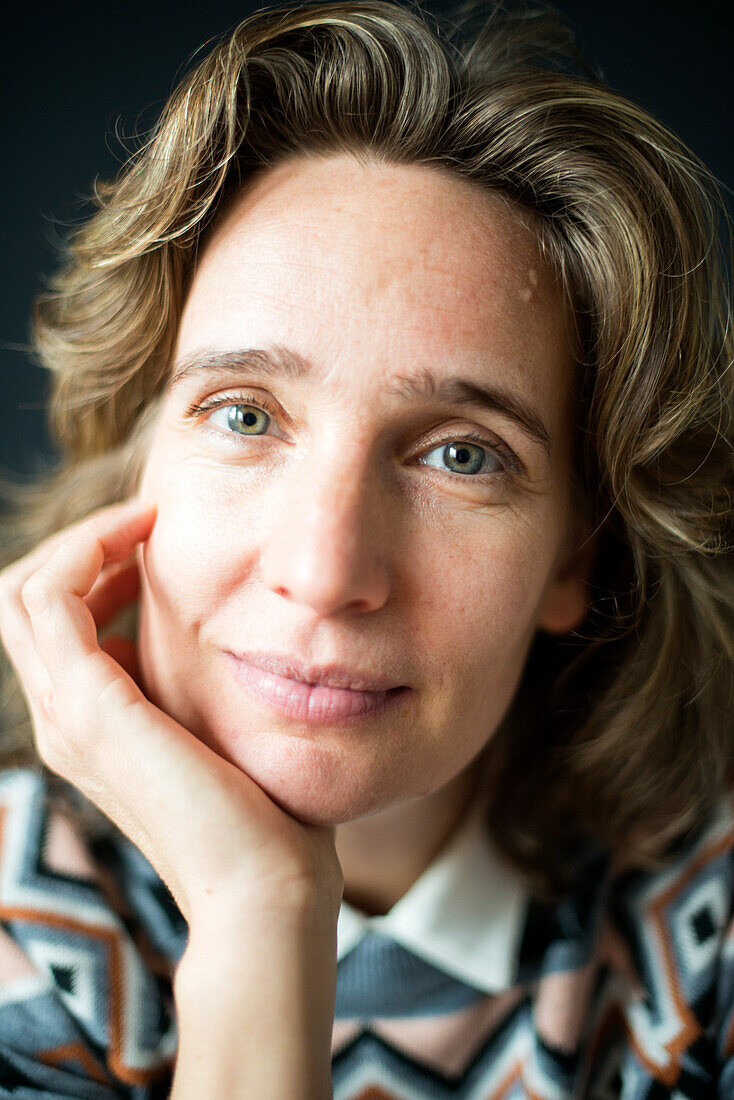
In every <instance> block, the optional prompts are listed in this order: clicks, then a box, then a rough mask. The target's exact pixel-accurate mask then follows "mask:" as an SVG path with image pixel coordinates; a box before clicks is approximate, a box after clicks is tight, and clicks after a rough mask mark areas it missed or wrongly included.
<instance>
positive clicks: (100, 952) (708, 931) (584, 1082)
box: [0, 769, 734, 1100]
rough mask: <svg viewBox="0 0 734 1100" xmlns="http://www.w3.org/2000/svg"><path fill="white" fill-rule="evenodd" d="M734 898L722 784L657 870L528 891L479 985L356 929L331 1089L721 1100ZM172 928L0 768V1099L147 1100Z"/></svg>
mask: <svg viewBox="0 0 734 1100" xmlns="http://www.w3.org/2000/svg"><path fill="white" fill-rule="evenodd" d="M733 895H734V809H733V808H732V805H731V803H730V802H729V801H728V800H726V801H725V802H723V803H722V805H721V806H720V808H719V812H718V814H716V815H714V817H713V818H712V819H711V820H710V821H709V822H708V823H707V824H706V827H705V828H702V829H701V830H700V831H699V833H698V834H697V835H696V836H695V837H692V838H690V839H689V841H688V842H687V843H685V844H682V845H680V847H679V849H678V850H677V851H676V853H675V856H674V858H673V860H672V862H671V864H670V865H669V866H668V867H667V868H666V869H665V870H663V871H660V872H655V873H648V872H639V871H636V872H632V873H627V874H624V875H619V876H618V877H617V878H615V879H614V881H613V883H611V882H610V880H609V879H608V878H607V875H606V863H605V861H604V860H603V859H595V860H591V861H589V862H588V863H587V864H586V865H585V870H584V875H583V876H582V880H581V881H580V884H579V890H578V892H577V893H574V894H573V895H572V896H569V897H568V898H566V899H564V901H563V902H561V903H559V904H558V905H556V906H550V907H548V906H542V905H540V904H538V903H535V902H533V903H532V904H531V905H530V907H529V909H528V912H527V914H526V918H525V928H524V935H523V937H522V939H521V946H520V955H519V958H518V960H517V973H516V979H515V980H516V984H515V985H513V986H512V987H511V988H510V989H507V990H503V991H501V992H499V993H497V994H496V995H494V996H488V995H486V994H485V993H483V992H480V991H478V990H476V989H473V987H471V986H469V985H466V984H464V983H462V982H459V981H457V980H456V979H454V978H450V977H449V976H447V975H444V974H443V972H442V971H437V970H435V968H433V969H432V966H431V964H428V963H426V962H425V960H417V959H416V957H415V956H412V955H410V953H407V955H406V949H405V948H404V947H402V946H400V945H396V944H394V943H389V944H385V943H383V944H379V943H377V944H376V943H375V942H374V941H372V942H370V937H369V936H367V937H366V938H365V939H363V940H362V941H361V943H358V944H357V945H356V946H355V947H354V948H353V953H350V954H347V955H346V956H345V957H344V958H343V959H342V960H341V961H340V963H339V970H338V973H337V1018H336V1019H335V1022H334V1028H333V1035H332V1066H333V1081H334V1100H449V1098H450V1100H620V1098H623V1100H712V1098H713V1097H714V1096H716V1095H718V1096H719V1098H720V1100H727V1098H728V1097H731V1098H732V1100H734V904H733ZM186 935H187V929H186V926H185V922H184V921H183V919H182V918H181V915H180V913H179V912H178V910H177V909H176V907H175V904H174V903H173V901H172V899H171V897H170V894H168V892H167V890H166V888H165V886H164V885H163V884H162V883H161V881H160V879H159V878H158V876H157V875H156V873H155V871H154V870H153V868H152V867H151V866H150V864H149V863H148V862H147V860H145V858H144V857H143V856H142V855H141V853H139V852H138V851H137V849H135V848H134V846H133V845H132V844H131V843H130V842H129V841H128V840H127V839H126V838H124V837H123V836H122V835H121V834H119V833H117V832H116V831H115V830H114V829H111V830H110V832H109V835H105V836H102V837H100V838H97V839H96V840H83V839H82V837H81V834H80V833H79V831H78V829H77V828H76V826H75V825H74V824H73V818H72V817H69V816H68V815H67V814H65V813H64V812H62V808H61V806H55V805H54V804H53V803H52V802H51V801H50V799H49V792H48V789H47V785H46V783H45V781H44V779H43V778H42V777H41V776H39V775H37V774H35V773H34V772H31V771H28V770H24V769H16V770H13V771H9V772H5V773H0V1100H4V1098H6V1097H8V1098H10V1097H12V1096H13V1090H14V1089H22V1088H26V1089H27V1090H28V1092H30V1091H31V1090H32V1091H33V1093H34V1094H35V1093H36V1092H43V1093H45V1094H46V1095H49V1096H50V1095H66V1096H74V1097H75V1098H78V1100H113V1098H114V1097H120V1096H124V1097H127V1098H129V1100H163V1098H164V1097H165V1096H167V1095H168V1089H169V1087H170V1077H171V1068H172V1063H173V1059H174V1056H175V1048H176V1029H175V1022H174V1020H173V1018H172V1001H171V974H172V971H173V968H174V966H175V963H176V961H177V960H178V959H179V958H180V955H181V953H182V951H183V948H184V946H185V940H186ZM360 952H362V955H361V956H360ZM380 960H382V961H380ZM365 966H367V967H369V968H370V975H371V977H372V979H373V980H372V981H369V982H365V981H364V977H363V976H364V973H365ZM360 975H362V977H360ZM391 977H392V979H393V986H395V983H396V982H399V984H400V988H399V989H396V988H391V987H390V981H391ZM413 986H415V988H414V989H413ZM370 990H371V992H370ZM432 991H433V992H432ZM640 992H642V994H643V995H642V996H640V995H639V994H640ZM412 994H415V995H414V996H413V995H412ZM388 1007H389V1012H388V1011H387V1009H388ZM381 1008H382V1012H381V1011H380V1009H381Z"/></svg>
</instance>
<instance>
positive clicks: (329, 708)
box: [225, 651, 411, 725]
mask: <svg viewBox="0 0 734 1100" xmlns="http://www.w3.org/2000/svg"><path fill="white" fill-rule="evenodd" d="M225 654H226V656H227V658H228V660H229V661H230V664H231V665H232V668H233V672H234V675H235V676H236V678H237V681H238V682H239V684H240V685H241V686H242V687H243V688H244V689H245V691H246V692H247V693H248V695H250V696H251V697H252V698H254V699H255V700H256V701H257V702H260V703H264V704H265V705H266V706H268V707H270V708H272V709H273V710H276V711H278V712H279V713H280V714H284V715H286V716H288V717H289V718H295V719H298V720H300V721H305V722H316V723H319V724H321V725H329V724H331V723H343V722H350V721H355V720H359V719H362V718H365V717H367V716H369V717H374V716H375V715H376V714H378V713H381V712H384V711H386V710H388V709H390V710H392V709H395V708H397V706H399V705H400V704H402V703H403V702H405V700H406V699H407V697H408V696H409V695H410V694H411V689H410V688H409V687H406V686H405V685H399V686H395V687H387V688H383V689H380V690H364V689H355V688H350V687H334V686H333V685H332V684H326V683H313V682H311V681H309V680H306V679H296V678H294V677H293V676H287V675H280V674H278V673H277V672H273V671H270V670H269V669H266V668H261V667H259V665H256V664H252V663H250V662H249V661H246V660H245V659H244V658H242V657H238V656H236V655H235V654H234V653H230V652H229V651H225ZM271 663H275V662H271ZM294 671H298V672H300V671H301V670H295V669H294ZM318 675H320V676H321V678H322V679H326V678H330V679H333V680H341V682H344V678H345V677H344V673H343V672H342V671H340V670H336V671H334V670H329V672H328V673H327V672H325V671H324V670H319V671H318ZM353 682H355V681H353ZM356 682H364V681H356Z"/></svg>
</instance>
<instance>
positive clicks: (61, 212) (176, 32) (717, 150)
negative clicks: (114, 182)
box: [0, 0, 734, 475]
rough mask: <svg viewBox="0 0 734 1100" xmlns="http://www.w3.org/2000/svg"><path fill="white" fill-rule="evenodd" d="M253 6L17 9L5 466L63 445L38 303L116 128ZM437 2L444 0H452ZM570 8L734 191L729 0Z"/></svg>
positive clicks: (116, 159)
mask: <svg viewBox="0 0 734 1100" xmlns="http://www.w3.org/2000/svg"><path fill="white" fill-rule="evenodd" d="M255 6H256V5H255V4H253V3H248V2H247V0H243V2H240V3H237V2H234V0H207V2H205V3H202V2H201V0H197V2H196V3H194V2H192V0H176V2H175V3H174V2H173V0H170V2H165V3H163V2H160V0H127V2H125V3H123V4H115V5H103V6H102V5H100V4H99V0H94V2H92V0H74V2H69V0H66V2H64V0H62V2H61V3H51V2H48V3H45V2H42V0H30V2H27V3H25V4H23V2H22V0H21V2H20V4H19V5H18V6H17V7H16V5H13V7H14V9H15V10H14V12H13V17H12V20H13V25H12V27H10V26H9V25H8V23H7V22H5V28H6V30H7V34H4V35H3V38H4V40H5V46H4V49H3V55H4V56H3V58H2V65H0V91H1V92H2V99H1V101H0V102H2V121H1V123H0V125H1V127H2V145H1V146H0V147H1V148H2V152H3V163H2V172H1V173H0V188H2V218H1V219H0V271H1V272H2V294H0V370H1V371H2V400H1V401H0V425H1V431H0V475H1V474H3V473H8V472H10V473H13V474H26V475H29V474H32V473H34V472H37V471H38V470H40V469H41V468H43V466H44V465H47V464H48V462H49V461H50V457H51V455H52V451H51V448H50V444H49V441H48V439H47V437H46V432H45V424H44V414H43V407H44V404H45V400H46V393H47V379H46V374H45V372H44V371H42V370H40V369H39V368H38V367H36V366H34V365H33V364H32V363H31V361H30V359H29V355H28V353H27V350H26V348H27V342H28V317H29V313H30V307H31V302H32V300H33V298H34V296H35V295H36V294H37V293H38V292H39V290H41V288H42V286H43V275H44V273H46V274H47V273H49V272H50V271H52V270H53V268H54V266H55V252H54V242H55V241H56V242H57V241H58V240H59V238H60V237H61V236H63V235H64V232H65V227H66V226H69V225H71V224H73V223H74V222H76V221H78V220H79V219H80V217H82V216H83V215H84V213H85V210H86V209H88V208H85V205H84V197H85V196H86V195H88V194H89V192H90V190H91V186H92V181H93V179H94V177H95V176H97V175H99V176H100V177H101V178H103V179H104V178H106V177H109V176H111V175H114V174H115V173H116V171H117V169H118V168H119V165H120V163H121V161H122V160H123V159H124V149H123V147H122V146H121V144H120V142H119V140H117V139H116V138H115V136H114V135H115V130H116V129H118V130H119V131H120V132H121V133H122V134H123V135H127V136H128V137H129V136H130V135H131V134H132V133H134V132H135V131H136V130H137V129H140V128H141V127H142V128H145V127H146V126H148V125H150V124H151V122H152V121H153V119H154V118H155V115H156V114H157V112H158V110H159V109H160V107H161V106H162V105H163V102H164V100H165V99H166V97H167V95H168V93H169V92H170V91H171V89H172V87H173V85H174V83H175V82H176V76H177V74H178V73H180V72H182V71H183V69H184V68H186V67H187V65H188V62H189V59H190V58H191V57H192V55H193V54H194V52H195V51H196V50H197V49H198V48H199V47H200V46H201V45H202V44H203V43H205V42H206V41H209V40H211V39H212V38H215V37H217V36H218V35H219V34H220V33H221V32H223V31H225V30H227V29H228V28H230V27H231V26H233V25H234V24H236V23H237V22H238V21H239V20H240V19H242V18H243V17H244V16H245V15H247V14H248V13H249V12H250V11H252V10H254V8H255ZM258 6H260V5H258ZM424 6H426V7H427V8H428V9H429V10H433V11H441V10H442V9H441V6H440V2H439V0H425V4H424ZM556 7H557V8H558V9H559V10H560V11H561V12H562V13H564V14H565V15H566V17H567V18H568V19H569V21H570V22H571V25H572V26H573V27H574V29H575V30H576V31H577V34H578V36H579V41H580V44H581V46H582V48H583V49H584V51H585V52H586V54H587V56H588V57H589V60H590V61H591V62H592V63H593V64H595V65H596V66H598V67H599V68H600V69H601V72H602V75H603V76H604V78H605V79H606V80H607V81H608V83H610V84H611V85H612V86H613V87H615V88H617V89H619V90H620V91H622V92H623V93H624V94H626V95H627V96H629V97H630V98H631V99H633V100H635V101H637V102H638V103H640V104H642V105H643V106H644V107H646V108H647V109H648V110H649V111H651V112H652V114H654V115H655V116H656V117H657V118H659V119H660V120H661V121H663V122H664V123H666V124H667V125H668V126H670V127H671V128H672V129H673V130H674V131H676V132H677V133H678V134H679V136H680V137H681V138H682V139H683V140H684V141H685V142H686V143H687V144H688V145H689V146H690V147H691V148H692V149H693V151H694V152H695V153H697V154H698V156H699V157H701V158H702V159H703V161H704V162H705V163H706V164H707V165H708V167H709V168H710V169H711V170H712V171H713V172H714V174H715V175H716V176H717V177H718V178H719V180H720V181H721V182H722V183H723V184H724V185H725V187H726V188H731V187H732V185H734V149H733V148H732V140H731V138H732V128H731V124H730V117H731V107H732V95H731V54H732V45H734V35H733V34H732V31H731V28H730V25H729V22H728V21H727V14H726V13H727V9H728V4H727V3H724V0H698V2H696V3H693V2H692V0H681V2H677V3H676V2H673V0H611V2H606V3H604V4H601V3H598V2H597V0H558V2H557V3H556ZM727 194H728V192H727ZM728 199H729V207H730V210H731V207H732V201H731V195H729V194H728Z"/></svg>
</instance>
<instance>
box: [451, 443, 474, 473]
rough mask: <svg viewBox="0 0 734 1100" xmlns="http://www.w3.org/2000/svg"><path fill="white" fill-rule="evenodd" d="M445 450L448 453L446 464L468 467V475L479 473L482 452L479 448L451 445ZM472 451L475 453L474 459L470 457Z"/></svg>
mask: <svg viewBox="0 0 734 1100" xmlns="http://www.w3.org/2000/svg"><path fill="white" fill-rule="evenodd" d="M446 450H447V452H448V459H447V461H448V462H453V463H454V464H458V465H460V466H468V468H469V470H468V472H469V473H472V474H476V473H479V471H480V469H481V467H482V450H481V448H480V447H469V446H462V445H459V446H456V444H454V443H452V444H450V445H449V446H448V447H447V448H446ZM473 451H474V452H475V456H474V457H472V452H473ZM460 472H461V473H465V472H466V471H464V470H462V471H460Z"/></svg>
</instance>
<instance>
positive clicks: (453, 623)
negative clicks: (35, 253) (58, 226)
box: [0, 0, 734, 1100]
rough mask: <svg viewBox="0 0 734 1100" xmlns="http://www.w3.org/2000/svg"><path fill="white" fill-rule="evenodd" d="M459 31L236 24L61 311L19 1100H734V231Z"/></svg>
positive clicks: (14, 612)
mask: <svg viewBox="0 0 734 1100" xmlns="http://www.w3.org/2000/svg"><path fill="white" fill-rule="evenodd" d="M458 26H459V24H458V22H457V24H456V28H455V34H456V35H457V36H458V39H457V40H455V39H454V35H449V34H448V32H447V31H446V29H445V27H444V28H442V27H441V26H440V25H438V24H436V25H433V23H432V20H431V18H429V17H428V16H427V15H426V14H425V13H424V12H422V11H421V10H420V9H419V8H417V7H416V6H414V5H411V6H410V7H405V6H401V5H398V4H393V3H389V2H385V0H339V2H338V3H324V4H316V3H310V4H305V5H301V6H298V7H294V8H289V7H279V8H273V9H264V10H262V11H258V12H257V13H255V14H254V15H252V16H250V17H249V18H248V19H246V20H245V21H244V22H243V23H242V24H241V25H240V26H239V27H238V28H237V29H236V30H235V31H234V32H233V34H232V35H230V36H229V37H228V38H226V39H225V40H224V41H223V42H222V43H221V44H220V45H218V46H217V47H216V48H215V49H214V50H213V51H212V52H211V53H210V54H209V56H208V57H207V58H206V59H205V60H204V61H203V62H202V63H201V64H200V65H198V66H197V67H196V68H195V69H194V70H193V71H192V72H191V73H190V74H189V75H188V76H187V77H186V78H185V79H184V81H183V82H182V84H181V85H180V87H179V88H178V89H177V91H176V92H175V93H174V95H173V96H172V98H171V100H170V102H169V103H168V105H167V106H166V109H165V111H164V113H163V115H162V118H161V120H160V122H159V124H158V126H157V128H156V129H155V132H154V133H153V135H152V136H151V138H150V140H149V142H148V143H147V145H146V147H145V148H144V149H143V150H141V152H140V154H139V155H138V156H137V158H136V159H134V160H133V161H132V162H131V163H130V165H129V166H128V167H127V168H126V170H125V171H124V172H123V173H122V174H121V176H120V178H119V179H118V180H117V181H115V182H114V183H112V184H109V185H105V186H104V187H101V188H100V190H99V210H98V212H97V213H96V214H95V216H94V217H93V218H92V219H91V220H90V221H89V223H88V224H87V225H86V226H85V227H83V228H82V229H81V230H79V231H78V232H77V233H76V234H75V236H74V239H73V242H72V244H71V251H70V254H69V256H68V259H67V261H66V265H65V267H64V268H63V270H62V271H61V273H60V274H59V275H58V277H57V280H56V284H55V287H54V289H53V291H52V293H50V294H49V295H48V296H46V297H45V298H44V299H43V300H41V301H40V302H39V304H38V306H37V311H36V315H35V327H34V338H35V343H36V348H37V352H38V356H39V359H40V361H41V362H43V363H44V364H45V365H46V366H48V367H49V368H50V369H52V370H53V371H54V375H53V381H54V390H53V401H52V417H53V423H54V426H55V430H56V433H57V436H58V439H59V441H60V445H61V447H62V449H63V459H62V463H61V465H60V468H59V470H58V472H57V473H55V474H54V476H53V477H50V478H49V479H48V480H47V481H46V482H44V483H39V484H38V485H37V486H34V487H33V488H28V489H25V490H20V489H15V490H11V489H10V488H8V489H7V490H6V492H7V493H8V494H10V495H11V496H12V501H13V502H14V504H15V511H14V513H13V514H12V523H13V525H14V527H12V528H11V525H10V524H8V533H7V539H8V543H7V551H6V561H7V563H8V564H6V567H5V569H4V570H3V573H2V577H1V592H2V596H1V599H0V630H1V631H2V637H3V642H4V645H5V648H6V650H7V654H8V657H9V660H10V664H11V665H12V672H11V671H10V670H9V672H8V683H7V687H6V699H5V710H6V712H7V713H9V712H10V710H11V708H12V706H13V690H14V689H15V690H16V696H18V695H20V696H22V699H23V700H24V703H25V706H26V707H27V712H28V722H27V723H26V725H25V727H24V726H23V723H22V720H21V718H18V719H17V720H16V722H15V724H14V725H13V724H12V723H11V721H10V719H8V721H7V726H8V735H7V740H6V749H5V763H6V770H5V771H4V773H3V774H2V777H1V778H0V799H1V800H2V808H3V818H2V820H3V837H2V855H1V858H0V866H1V867H2V883H3V887H2V889H3V895H2V898H1V899H0V903H1V905H2V919H3V936H2V939H1V940H0V952H1V954H0V974H1V975H2V981H3V985H2V986H0V989H2V991H3V993H2V1005H1V1007H0V1038H1V1043H0V1081H1V1082H2V1085H1V1086H0V1095H2V1096H4V1095H22V1096H29V1097H30V1096H39V1097H40V1096H54V1097H82V1096H83V1097H95V1098H96V1097H100V1098H101V1097H104V1098H109V1097H113V1096H131V1097H146V1098H147V1097H153V1096H168V1095H169V1090H170V1095H171V1096H172V1097H174V1100H182V1098H187V1097H197V1098H199V1097H204V1096H206V1097H213V1098H220V1097H222V1098H223V1097H227V1098H229V1097H235V1096H247V1097H254V1096H257V1097H258V1098H273V1100H282V1098H286V1097H288V1098H296V1097H297V1098H304V1100H305V1098H308V1100H310V1098H312V1097H313V1098H319V1100H321V1098H322V1097H327V1096H331V1095H332V1094H333V1095H334V1096H335V1097H338V1098H345V1100H346V1098H351V1100H356V1098H357V1097H361V1098H363V1100H364V1098H366V1097H377V1096H380V1097H407V1096H410V1097H415V1096H421V1097H423V1096H426V1097H428V1096H430V1097H448V1096H467V1097H468V1096H479V1095H481V1096H482V1097H509V1096H513V1097H514V1096H532V1097H554V1098H555V1097H577V1096H585V1097H586V1096H588V1097H610V1096H621V1095H624V1096H625V1097H631V1096H635V1097H650V1098H652V1097H653V1096H654V1097H662V1096H670V1097H677V1098H682V1097H689V1098H691V1100H692V1098H693V1097H701V1096H712V1095H719V1096H732V1095H734V1016H733V1012H734V958H733V957H732V950H731V945H732V943H734V939H733V938H732V935H733V934H734V923H733V921H734V914H733V913H732V877H733V871H734V868H733V867H732V849H733V846H734V811H733V810H732V803H731V788H732V779H733V775H732V771H733V769H732V755H733V754H732V748H731V742H730V737H729V723H730V714H731V691H732V683H733V676H732V670H733V668H734V647H733V645H732V610H733V607H734V601H733V592H732V571H731V533H732V531H731V527H732V512H731V495H730V494H731V489H732V458H731V455H732V407H733V401H732V375H731V372H730V371H729V370H728V366H729V364H730V362H731V358H732V337H731V330H730V328H729V326H728V308H729V303H728V297H727V295H728V291H727V288H726V283H725V278H724V273H723V267H722V264H721V261H720V255H719V246H718V244H717V243H716V239H715V238H716V234H717V233H720V232H721V230H722V226H721V225H720V224H719V221H720V219H721V217H722V216H723V206H722V204H721V200H720V198H719V194H718V190H717V186H716V183H715V181H714V180H713V179H712V178H711V177H710V176H709V175H708V173H707V172H706V170H705V169H704V168H703V166H702V165H701V164H700V163H698V162H697V161H696V160H695V158H694V156H693V154H692V153H691V152H690V151H689V150H687V149H685V148H684V147H683V146H682V145H681V144H680V142H679V141H678V140H677V139H676V138H675V137H674V136H673V135H672V134H670V132H669V131H667V130H666V129H665V128H664V127H662V126H661V125H660V124H659V123H657V122H656V121H655V120H654V119H652V118H651V117H650V116H648V115H647V114H646V113H645V112H644V111H642V110H641V109H640V108H638V107H636V106H634V105H632V104H630V103H629V102H627V101H626V100H625V99H623V98H622V97H621V96H619V95H618V94H616V93H615V92H613V91H612V90H610V89H609V88H607V87H606V86H604V85H603V83H601V82H600V81H599V80H597V79H596V78H595V77H594V75H593V73H591V72H590V71H589V70H583V75H575V74H574V73H573V72H572V71H571V70H572V68H573V60H574V58H575V56H576V55H575V52H574V49H573V46H572V44H571V42H570V39H569V37H568V35H567V32H566V31H565V30H564V28H563V26H562V24H560V23H559V22H558V21H557V19H556V18H555V17H554V15H553V14H552V13H551V12H546V13H545V14H542V13H541V14H538V12H537V10H535V11H534V12H532V13H524V12H523V11H521V10H519V11H516V12H514V13H507V12H505V11H504V10H503V9H501V8H499V7H498V8H497V9H493V10H492V11H491V12H490V13H483V20H482V25H481V26H480V27H479V29H475V30H474V31H473V32H470V31H468V29H467V28H468V23H467V24H466V25H465V33H464V38H463V39H461V37H460V35H459V31H458ZM11 530H12V531H13V532H14V535H13V537H11ZM137 611H139V618H136V613H137ZM126 616H127V621H126ZM125 633H127V636H125ZM13 734H14V736H11V735H13ZM100 811H101V812H100ZM164 884H165V885H164ZM169 891H170V893H169ZM171 995H172V997H173V1002H174V1004H172V1002H171ZM173 1007H175V1014H174V1015H175V1023H174V1022H173V1017H172V1015H171V1009H172V1008H173ZM13 1090H16V1091H13Z"/></svg>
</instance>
